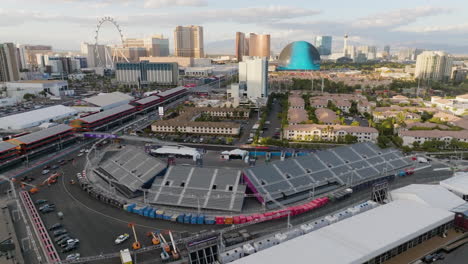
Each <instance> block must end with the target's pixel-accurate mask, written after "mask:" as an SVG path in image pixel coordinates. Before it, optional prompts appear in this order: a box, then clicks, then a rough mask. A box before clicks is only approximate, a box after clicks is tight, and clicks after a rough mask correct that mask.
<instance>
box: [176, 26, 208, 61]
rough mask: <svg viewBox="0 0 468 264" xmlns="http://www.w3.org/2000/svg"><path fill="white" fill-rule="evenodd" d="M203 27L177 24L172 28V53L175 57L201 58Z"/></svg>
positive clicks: (202, 54)
mask: <svg viewBox="0 0 468 264" xmlns="http://www.w3.org/2000/svg"><path fill="white" fill-rule="evenodd" d="M203 45H204V43H203V27H201V26H186V27H183V26H177V27H176V28H175V30H174V54H175V56H177V57H194V58H203V57H204V56H205V53H204V46H203Z"/></svg>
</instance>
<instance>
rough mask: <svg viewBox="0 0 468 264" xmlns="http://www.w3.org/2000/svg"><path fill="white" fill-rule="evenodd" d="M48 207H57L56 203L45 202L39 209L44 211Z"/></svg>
mask: <svg viewBox="0 0 468 264" xmlns="http://www.w3.org/2000/svg"><path fill="white" fill-rule="evenodd" d="M46 208H55V204H53V203H51V204H44V205H43V206H41V207H39V211H42V210H44V209H46Z"/></svg>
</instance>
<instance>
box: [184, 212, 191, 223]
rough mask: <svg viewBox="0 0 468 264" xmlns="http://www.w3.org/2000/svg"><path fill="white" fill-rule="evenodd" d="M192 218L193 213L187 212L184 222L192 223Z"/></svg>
mask: <svg viewBox="0 0 468 264" xmlns="http://www.w3.org/2000/svg"><path fill="white" fill-rule="evenodd" d="M191 219H192V214H185V216H184V223H185V224H190V220H191Z"/></svg>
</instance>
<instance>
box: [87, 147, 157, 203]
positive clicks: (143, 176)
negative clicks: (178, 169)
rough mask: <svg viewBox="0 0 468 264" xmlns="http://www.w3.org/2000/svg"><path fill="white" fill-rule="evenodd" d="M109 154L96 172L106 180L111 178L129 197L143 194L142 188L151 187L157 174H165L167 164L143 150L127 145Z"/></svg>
mask: <svg viewBox="0 0 468 264" xmlns="http://www.w3.org/2000/svg"><path fill="white" fill-rule="evenodd" d="M107 154H109V155H110V157H107V158H104V159H103V161H102V162H101V163H100V164H99V166H98V167H97V168H96V169H95V170H94V172H95V173H96V174H97V175H98V176H100V177H101V178H102V179H104V180H105V181H109V179H110V180H111V181H112V182H113V184H114V185H115V186H116V187H117V189H118V190H119V191H120V192H121V193H122V194H124V195H125V196H127V197H135V196H138V195H140V194H141V188H149V187H150V186H151V184H152V183H153V181H154V179H155V177H156V176H162V175H164V173H165V171H166V164H165V163H163V162H161V161H159V160H158V159H155V158H153V157H151V156H149V155H148V154H146V153H145V152H144V151H143V150H140V149H138V148H136V147H131V146H127V147H125V148H124V149H123V150H120V151H112V152H108V153H107Z"/></svg>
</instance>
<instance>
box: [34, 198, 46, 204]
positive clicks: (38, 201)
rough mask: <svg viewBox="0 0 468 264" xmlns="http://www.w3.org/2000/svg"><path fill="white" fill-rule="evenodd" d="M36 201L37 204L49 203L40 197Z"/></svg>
mask: <svg viewBox="0 0 468 264" xmlns="http://www.w3.org/2000/svg"><path fill="white" fill-rule="evenodd" d="M34 203H35V204H37V205H40V204H45V203H47V200H44V199H39V200H36V201H35V202H34Z"/></svg>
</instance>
